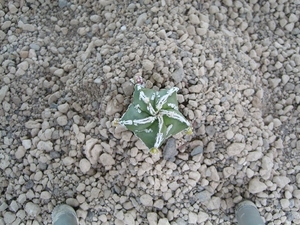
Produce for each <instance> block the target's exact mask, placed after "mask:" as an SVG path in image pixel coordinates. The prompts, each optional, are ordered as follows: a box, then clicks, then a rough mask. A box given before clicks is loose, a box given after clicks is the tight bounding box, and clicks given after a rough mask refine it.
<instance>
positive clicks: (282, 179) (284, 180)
mask: <svg viewBox="0 0 300 225" xmlns="http://www.w3.org/2000/svg"><path fill="white" fill-rule="evenodd" d="M273 182H274V183H275V184H277V186H278V187H280V188H284V187H285V186H286V185H287V184H289V183H290V182H291V180H290V178H288V177H286V176H274V177H273Z"/></svg>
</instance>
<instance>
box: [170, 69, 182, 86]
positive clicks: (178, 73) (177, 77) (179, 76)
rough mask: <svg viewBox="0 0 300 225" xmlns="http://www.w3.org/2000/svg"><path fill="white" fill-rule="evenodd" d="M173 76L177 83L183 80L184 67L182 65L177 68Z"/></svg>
mask: <svg viewBox="0 0 300 225" xmlns="http://www.w3.org/2000/svg"><path fill="white" fill-rule="evenodd" d="M171 76H172V78H173V79H174V81H175V83H179V82H181V81H182V79H183V78H184V76H185V74H184V70H183V68H182V67H180V68H179V69H177V70H175V71H174V72H173V73H172V75H171Z"/></svg>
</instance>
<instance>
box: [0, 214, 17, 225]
mask: <svg viewBox="0 0 300 225" xmlns="http://www.w3.org/2000/svg"><path fill="white" fill-rule="evenodd" d="M3 217H4V222H5V224H12V223H13V222H14V221H15V220H16V215H15V213H11V212H5V213H4V215H3Z"/></svg>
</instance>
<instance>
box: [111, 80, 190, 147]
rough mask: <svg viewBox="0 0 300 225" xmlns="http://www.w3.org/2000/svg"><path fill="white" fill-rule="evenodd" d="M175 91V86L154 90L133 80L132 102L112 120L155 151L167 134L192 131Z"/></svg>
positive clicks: (176, 89) (167, 136) (168, 135)
mask: <svg viewBox="0 0 300 225" xmlns="http://www.w3.org/2000/svg"><path fill="white" fill-rule="evenodd" d="M177 91H178V88H177V87H173V88H170V89H163V90H160V91H155V90H152V89H147V88H144V87H143V85H141V84H139V83H137V84H136V85H135V90H134V93H133V102H132V103H131V104H130V105H129V107H128V109H127V111H126V112H125V114H124V115H123V116H122V117H121V118H120V119H119V120H115V123H116V124H121V125H124V126H125V127H126V128H127V129H128V130H130V131H132V132H134V134H135V135H136V136H137V137H139V138H140V139H141V140H142V141H143V142H144V143H145V145H146V146H147V147H148V148H149V149H150V152H151V153H157V152H158V151H159V150H158V148H159V147H160V146H161V145H162V144H163V143H164V141H165V140H166V139H167V138H169V137H170V136H172V135H175V134H177V133H179V132H181V131H182V130H186V131H187V133H190V134H191V133H192V129H191V125H190V123H189V122H188V121H187V120H186V119H185V118H184V116H183V115H182V114H181V113H180V112H179V110H178V102H177Z"/></svg>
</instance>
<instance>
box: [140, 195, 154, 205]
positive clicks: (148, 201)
mask: <svg viewBox="0 0 300 225" xmlns="http://www.w3.org/2000/svg"><path fill="white" fill-rule="evenodd" d="M140 201H141V203H142V205H144V206H150V207H152V206H153V198H152V196H151V195H148V194H143V195H142V196H141V197H140Z"/></svg>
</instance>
